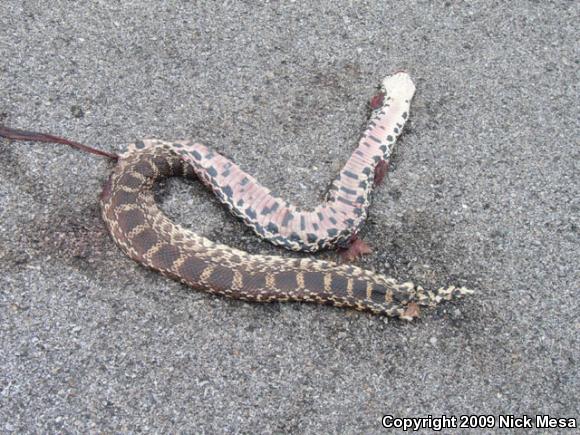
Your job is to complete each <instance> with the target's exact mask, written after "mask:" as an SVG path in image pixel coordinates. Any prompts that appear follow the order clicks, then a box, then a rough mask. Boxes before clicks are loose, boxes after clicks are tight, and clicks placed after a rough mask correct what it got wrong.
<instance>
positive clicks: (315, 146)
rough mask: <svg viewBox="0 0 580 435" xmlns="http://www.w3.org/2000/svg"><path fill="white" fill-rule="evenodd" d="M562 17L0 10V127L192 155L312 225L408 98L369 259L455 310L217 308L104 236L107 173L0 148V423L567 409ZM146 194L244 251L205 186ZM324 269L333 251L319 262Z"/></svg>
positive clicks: (535, 6) (566, 32) (257, 7)
mask: <svg viewBox="0 0 580 435" xmlns="http://www.w3.org/2000/svg"><path fill="white" fill-rule="evenodd" d="M579 12H580V7H579V6H578V2H572V1H541V2H540V1H523V0H514V1H511V2H505V1H483V0H482V1H471V2H460V1H455V0H448V1H418V0H417V1H413V0H411V1H405V2H402V1H389V2H378V1H377V2H371V1H361V2H352V1H320V2H298V1H296V2H294V1H271V2H259V3H258V2H246V1H230V2H223V3H222V2H212V1H196V2H191V1H186V0H168V1H164V2H157V1H153V0H148V1H137V0H132V1H125V2H118V1H114V0H100V1H96V2H72V1H65V0H53V1H51V2H50V4H48V3H47V2H41V1H32V0H30V1H28V0H27V1H22V0H3V1H2V2H1V4H0V56H1V58H2V59H3V62H2V63H1V64H0V71H1V73H0V121H1V122H3V123H5V124H6V125H8V126H11V127H15V128H28V129H35V130H40V131H47V132H51V133H53V134H57V135H62V136H66V137H69V138H72V139H75V140H79V141H82V142H84V143H87V144H91V145H94V146H97V147H100V148H102V149H105V150H108V151H116V150H118V149H119V147H120V146H121V145H122V144H126V143H129V142H131V141H134V140H135V139H137V138H142V137H159V138H165V139H171V138H196V139H199V140H201V141H203V142H205V143H208V144H210V145H212V146H213V147H215V148H216V149H217V150H219V151H221V152H223V153H224V154H226V155H228V156H230V157H231V158H232V159H234V160H235V161H236V162H237V163H239V164H240V165H241V166H242V167H243V168H245V169H246V170H247V171H248V172H250V173H252V174H254V175H255V176H256V177H257V178H258V179H259V180H260V181H261V182H262V183H264V184H265V185H267V186H269V187H271V188H274V189H276V190H277V191H278V192H279V193H280V194H282V195H284V196H285V197H287V198H288V199H290V200H292V201H295V202H298V203H300V204H302V205H305V206H311V205H314V204H316V203H317V201H319V200H320V198H321V196H322V194H323V193H324V191H325V189H326V187H327V186H328V184H329V182H330V181H331V180H332V178H333V177H334V176H335V174H336V173H337V171H338V170H339V168H340V166H341V164H342V163H343V162H344V161H345V160H346V159H347V157H348V156H349V154H350V152H351V151H352V149H353V148H354V144H355V143H356V141H357V139H358V136H359V134H360V132H361V130H362V129H363V127H364V125H365V119H366V104H367V101H368V100H369V98H370V97H371V96H372V95H373V93H374V92H375V86H376V85H377V84H378V83H380V81H381V79H382V78H383V77H384V76H385V75H387V74H390V73H392V72H393V71H395V70H399V69H406V70H408V71H410V73H411V74H412V76H413V78H414V80H415V82H416V85H417V95H416V97H415V100H414V103H413V106H412V113H411V119H410V121H409V123H408V126H407V129H406V133H405V134H404V136H403V137H402V138H401V140H400V142H399V143H398V145H399V148H398V152H397V156H396V158H395V162H394V166H393V170H392V171H391V172H390V174H389V177H388V180H387V181H386V183H385V185H383V186H381V187H380V188H379V189H378V190H377V191H376V193H375V195H374V201H373V205H372V208H371V216H370V219H369V221H368V223H367V225H366V226H365V228H364V231H363V237H364V239H366V240H367V241H369V242H370V243H371V244H372V245H373V246H374V248H375V251H374V254H373V255H371V256H369V257H367V258H365V259H364V260H363V261H361V264H362V265H363V266H364V267H368V268H375V269H376V270H379V271H382V272H384V273H387V274H390V275H392V276H394V277H396V278H399V279H402V280H405V279H413V280H414V281H416V282H419V283H421V284H423V285H425V286H436V285H443V284H447V283H458V284H462V285H468V286H470V287H472V288H474V289H476V290H477V294H476V295H474V296H473V297H471V298H469V299H467V300H465V301H463V302H461V303H456V304H447V305H444V306H441V307H440V308H438V309H436V310H433V311H428V312H425V313H424V315H423V316H422V318H421V319H420V320H419V321H416V322H413V323H411V324H409V323H405V322H401V321H396V320H388V319H386V318H381V317H373V316H371V315H367V314H360V313H357V312H351V311H348V310H340V309H334V308H330V307H325V306H316V305H304V304H273V305H262V306H261V305H255V304H248V303H243V302H238V301H231V300H226V299H223V298H219V297H213V296H209V295H206V294H204V293H201V292H197V291H192V290H189V289H187V288H185V287H183V286H182V285H180V284H177V283H175V282H172V281H170V280H167V279H166V278H164V277H162V276H160V275H158V274H156V273H154V272H150V271H147V270H145V269H143V268H142V267H140V266H139V265H137V264H136V263H133V262H132V261H131V260H129V259H128V258H126V257H125V256H124V255H123V254H122V253H121V252H120V251H119V250H118V249H117V248H116V246H115V245H114V244H113V242H112V241H111V240H110V238H109V237H108V234H107V233H106V231H105V229H104V227H103V224H102V222H101V220H100V217H99V211H98V206H97V194H98V192H99V190H100V186H101V184H102V183H103V182H104V180H105V179H106V177H107V175H108V173H109V171H110V167H111V165H110V164H109V163H107V162H106V161H104V160H102V159H98V158H95V157H94V156H90V155H86V154H82V153H79V152H76V151H73V150H71V149H69V148H67V147H65V146H62V145H49V144H31V143H10V142H8V141H5V140H2V141H0V276H1V286H0V432H3V433H12V432H14V433H25V432H36V433H57V432H58V433H90V432H93V433H96V432H105V433H112V432H128V433H138V432H157V433H169V432H197V433H204V432H205V433H216V432H217V433H220V432H227V433H236V432H245V433H256V432H260V433H262V432H263V433H282V432H293V433H339V432H340V433H384V432H386V430H385V429H383V428H382V426H381V418H382V416H383V415H385V414H392V415H395V416H400V417H403V416H407V417H410V416H427V415H429V414H431V415H435V416H440V415H442V414H445V415H454V416H460V415H464V414H492V415H495V416H498V415H502V414H515V415H522V414H526V415H530V416H533V415H536V414H549V415H550V416H557V417H576V418H578V417H580V415H579V403H580V397H579V391H580V380H579V379H580V376H579V363H580V346H579V339H578V336H579V333H580V321H579V316H578V315H579V313H580V304H579V303H578V300H579V298H578V291H579V287H580V286H579V268H578V258H579V257H580V252H579V251H580V249H579V246H580V244H579V236H578V226H579V222H578V216H579V208H580V201H579V195H578V191H579V189H578V185H579V175H580V174H579V163H578V162H579V157H580V155H579V154H580V153H579V143H578V137H579V136H580V135H579V133H580V128H579V127H580V125H579V113H578V106H579V100H580V99H579V98H578V97H579V95H578V83H579V73H578V71H579V68H578V59H579V56H578V45H577V36H578V31H579V29H578V22H579V15H580V14H579ZM159 201H160V202H161V203H162V206H163V208H164V210H165V211H166V212H167V213H168V214H169V215H170V216H171V217H172V218H174V219H175V220H176V221H178V222H180V223H182V224H184V225H187V226H189V227H191V228H193V229H195V230H196V231H198V232H199V233H201V234H203V235H205V236H207V237H210V238H212V239H214V240H216V241H219V242H223V243H227V244H230V245H232V246H235V247H238V248H242V249H246V250H249V251H250V252H256V253H257V252H260V253H276V254H279V255H285V256H293V255H297V254H291V253H286V252H282V251H280V250H279V249H277V248H274V247H272V246H270V245H268V244H267V243H265V242H262V241H260V240H258V239H257V238H256V237H254V235H253V233H252V232H251V231H249V230H248V229H245V228H244V227H243V226H242V225H241V224H240V223H239V222H238V221H236V220H235V219H234V218H232V217H230V216H229V215H228V214H227V213H226V212H225V211H224V210H223V208H222V207H221V206H220V205H219V204H218V203H217V202H216V201H215V200H214V199H213V198H212V196H211V194H209V193H207V192H206V191H205V190H204V189H203V188H202V187H200V185H199V184H198V183H194V182H185V181H181V180H170V181H169V182H167V183H166V185H165V186H162V187H161V188H160V190H159ZM319 257H320V258H335V254H334V253H322V254H320V255H319Z"/></svg>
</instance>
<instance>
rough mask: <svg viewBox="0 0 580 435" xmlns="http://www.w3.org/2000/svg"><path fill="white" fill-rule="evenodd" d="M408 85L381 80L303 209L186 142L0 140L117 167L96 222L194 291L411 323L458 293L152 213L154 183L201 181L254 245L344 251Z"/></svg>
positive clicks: (405, 105)
mask: <svg viewBox="0 0 580 435" xmlns="http://www.w3.org/2000/svg"><path fill="white" fill-rule="evenodd" d="M414 92H415V86H414V84H413V82H412V81H411V79H410V77H409V75H408V74H407V73H404V72H399V73H396V74H394V75H392V76H388V77H386V78H385V80H384V81H383V83H382V89H381V93H380V94H379V95H377V96H376V97H375V98H374V99H373V101H372V103H371V107H372V108H373V109H374V110H373V112H372V115H371V118H370V120H369V124H368V127H367V129H366V130H365V132H364V133H363V135H362V137H361V139H360V141H359V144H358V146H357V148H356V149H355V151H354V152H353V154H352V155H351V157H350V159H349V160H348V161H347V163H346V164H345V166H344V167H343V169H342V170H341V172H340V173H339V175H338V176H337V177H336V179H335V180H334V181H333V183H332V185H331V188H330V190H329V192H328V195H327V198H326V200H325V201H324V202H323V203H322V204H320V205H319V206H317V207H316V208H315V209H314V210H300V209H299V208H297V207H296V206H294V205H292V204H290V203H288V202H286V201H284V200H282V199H281V198H278V197H276V196H275V195H273V194H272V193H271V192H270V191H269V190H268V189H266V188H265V187H263V186H261V185H260V184H259V183H258V182H257V181H256V180H255V179H254V178H253V177H251V176H250V175H248V174H247V173H245V172H244V171H243V170H241V169H240V168H239V167H238V166H237V165H235V164H234V163H233V162H231V161H230V160H228V159H227V158H225V157H224V156H222V155H220V154H219V153H217V152H215V151H213V150H211V149H210V148H208V147H206V146H204V145H202V144H199V143H192V142H189V141H174V142H166V141H161V140H154V139H153V140H143V141H139V142H136V143H135V144H133V145H131V146H129V148H128V150H127V151H126V152H125V153H123V154H120V155H118V156H117V155H114V154H109V153H106V152H104V151H99V150H95V149H92V148H90V147H86V146H84V145H81V144H77V143H76V142H72V141H68V140H66V139H62V138H58V137H56V136H51V135H43V134H40V133H32V132H25V131H20V130H12V129H8V128H5V127H0V136H4V137H7V138H10V139H19V140H37V141H44V142H49V141H52V142H60V143H66V144H68V145H71V146H75V147H77V148H81V149H83V150H85V151H90V152H93V153H95V154H100V155H104V156H107V157H110V158H112V159H115V160H116V161H117V164H116V166H115V167H114V169H113V171H112V173H111V175H110V178H109V179H108V181H107V182H106V183H105V186H104V187H103V191H102V192H101V195H100V205H101V210H102V218H103V220H104V222H105V225H106V227H107V229H108V230H109V232H110V234H111V236H112V238H113V240H114V241H115V242H116V244H117V245H118V246H119V247H120V248H121V249H122V250H123V252H125V254H127V255H128V256H129V257H130V258H132V259H133V260H135V261H137V262H139V263H141V264H142V265H144V266H146V267H149V268H151V269H154V270H156V271H158V272H160V273H162V274H163V275H165V276H168V277H171V278H173V279H176V280H178V281H181V282H182V283H184V284H186V285H188V286H191V287H193V288H197V289H202V290H205V291H207V292H210V293H214V294H220V295H225V296H228V297H232V298H236V299H242V300H247V301H256V302H272V301H303V302H318V303H328V304H332V305H335V306H338V307H348V308H354V309H357V310H362V311H369V312H372V313H375V314H383V315H388V316H394V317H399V318H402V319H406V320H411V319H413V318H414V317H417V316H418V315H419V312H420V310H419V306H435V305H437V304H438V303H439V302H441V301H443V300H452V299H457V298H460V297H462V296H463V295H465V294H468V293H470V292H471V291H470V290H468V289H466V288H464V287H455V286H450V287H446V288H445V287H442V288H439V289H437V290H435V291H428V290H424V289H423V288H422V287H420V286H416V285H414V284H412V283H410V282H406V283H397V282H396V281H395V280H394V279H392V278H388V277H386V276H384V275H382V274H378V273H374V272H371V271H368V270H365V269H362V268H360V267H357V266H354V265H351V264H342V265H338V264H336V263H333V262H329V261H321V260H314V259H308V258H300V259H289V258H282V257H279V256H265V255H251V254H249V253H247V252H244V251H241V250H237V249H234V248H232V247H229V246H225V245H221V244H216V243H214V242H212V241H210V240H208V239H206V238H204V237H201V236H199V235H197V234H195V233H194V232H192V231H190V230H188V229H186V228H183V227H181V226H179V225H177V224H175V223H173V222H172V221H171V220H169V218H167V216H165V214H164V213H163V212H162V211H161V210H160V209H159V207H158V206H157V204H156V202H155V199H154V195H153V190H152V188H153V186H154V184H155V183H157V182H158V181H160V180H161V179H164V178H167V177H172V176H179V177H188V178H195V177H197V178H199V179H200V180H202V182H203V183H204V184H206V185H207V186H208V187H209V188H210V189H212V190H213V192H214V193H215V194H216V196H217V198H218V199H219V200H220V201H221V202H222V203H223V204H225V205H226V206H227V208H228V209H229V210H230V211H231V212H232V213H233V214H234V215H236V216H238V217H240V218H241V219H242V220H243V221H244V222H245V223H246V224H247V225H248V226H250V227H251V228H252V229H253V230H254V232H256V233H257V234H258V235H259V236H260V237H262V238H264V239H266V240H268V241H270V242H272V243H274V244H276V245H280V246H283V247H285V248H287V249H292V250H297V251H307V252H314V251H317V250H320V249H326V248H332V247H336V246H344V245H347V244H348V242H349V240H351V239H352V238H353V236H355V235H356V233H357V232H358V230H359V228H360V226H361V224H362V223H363V222H364V220H365V218H366V214H367V208H368V206H369V199H370V192H371V190H372V188H373V181H374V177H375V173H376V171H377V170H378V167H380V165H381V164H384V163H385V162H388V161H389V159H390V156H391V153H392V150H393V146H394V143H395V140H396V138H397V136H398V135H399V134H400V133H401V131H402V129H403V126H404V123H405V121H406V119H407V118H408V114H409V107H410V102H411V99H412V97H413V94H414Z"/></svg>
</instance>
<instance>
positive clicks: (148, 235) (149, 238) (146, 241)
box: [131, 228, 157, 255]
mask: <svg viewBox="0 0 580 435" xmlns="http://www.w3.org/2000/svg"><path fill="white" fill-rule="evenodd" d="M131 242H132V244H133V247H134V248H135V250H136V251H137V252H138V253H139V255H144V254H146V253H147V251H149V249H151V248H152V247H153V245H155V244H156V243H157V234H156V233H155V231H153V230H152V229H151V228H147V229H145V230H143V231H141V232H140V233H137V235H135V237H133V239H132V240H131Z"/></svg>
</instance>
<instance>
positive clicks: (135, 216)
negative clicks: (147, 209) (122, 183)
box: [115, 195, 145, 234]
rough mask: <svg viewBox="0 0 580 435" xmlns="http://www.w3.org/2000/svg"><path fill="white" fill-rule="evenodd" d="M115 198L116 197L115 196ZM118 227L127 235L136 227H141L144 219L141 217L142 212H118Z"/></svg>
mask: <svg viewBox="0 0 580 435" xmlns="http://www.w3.org/2000/svg"><path fill="white" fill-rule="evenodd" d="M115 197H116V195H115ZM118 216H119V217H118V220H119V227H121V230H122V231H123V232H124V233H125V234H127V233H129V232H131V230H133V228H135V227H136V226H138V225H143V224H144V223H145V218H144V217H143V212H142V211H141V210H128V211H123V212H120V213H119V215H118Z"/></svg>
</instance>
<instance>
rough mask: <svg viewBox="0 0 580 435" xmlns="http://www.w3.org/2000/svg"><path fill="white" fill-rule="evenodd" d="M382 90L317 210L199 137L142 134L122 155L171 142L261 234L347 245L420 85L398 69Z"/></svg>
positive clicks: (298, 244) (287, 241)
mask: <svg viewBox="0 0 580 435" xmlns="http://www.w3.org/2000/svg"><path fill="white" fill-rule="evenodd" d="M381 91H382V94H381V96H382V101H381V102H380V104H379V105H378V107H376V108H375V110H374V111H373V112H372V114H371V117H370V119H369V123H368V125H367V128H366V130H365V131H364V133H363V134H362V136H361V138H360V140H359V143H358V146H357V148H356V149H355V150H354V152H353V153H352V155H351V157H350V158H349V159H348V161H347V162H346V164H345V165H344V167H343V168H342V170H341V171H340V173H339V174H338V175H337V177H336V178H335V179H334V181H333V182H332V184H331V186H330V189H329V191H328V194H327V197H326V200H325V201H324V202H322V203H321V204H319V205H318V206H316V207H315V208H314V209H312V210H301V209H300V208H299V207H297V206H295V205H293V204H291V203H289V202H288V201H285V200H284V199H282V198H279V197H277V196H276V195H274V194H273V193H272V192H271V191H270V190H269V189H267V188H266V187H264V186H263V185H261V184H260V183H259V182H258V181H257V180H256V179H255V178H254V177H252V176H251V175H249V174H247V173H246V172H244V171H243V170H242V169H241V168H240V167H239V166H238V165H236V164H235V163H233V162H232V161H231V160H229V159H228V158H226V157H224V156H222V155H221V154H219V153H218V152H216V151H214V150H212V149H210V148H208V147H207V146H205V145H203V144H200V143H193V142H191V141H173V142H166V141H162V140H157V139H150V140H143V141H139V142H136V143H135V144H132V145H130V146H129V148H128V151H127V153H125V154H124V155H122V157H123V156H127V155H130V154H132V153H135V152H142V151H144V150H146V149H149V148H155V147H159V146H168V147H170V148H172V149H173V150H175V152H176V153H178V154H179V155H180V156H181V157H182V158H183V160H184V161H186V162H188V163H189V164H190V165H191V166H192V168H193V170H194V172H195V173H196V175H197V176H198V178H199V179H200V180H201V181H202V182H203V183H204V184H205V185H207V186H208V187H209V188H210V189H211V190H212V191H213V192H214V194H215V195H216V197H217V198H218V199H219V201H221V202H222V203H223V204H224V205H225V206H226V207H227V208H228V209H229V210H230V212H231V213H232V214H234V215H235V216H237V217H238V218H240V219H242V220H243V221H244V223H245V224H246V225H247V226H249V227H250V228H252V229H253V231H254V232H255V233H256V234H257V235H258V236H259V237H261V238H263V239H265V240H268V241H269V242H271V243H273V244H275V245H278V246H282V247H284V248H286V249H290V250H294V251H303V252H316V251H318V250H321V249H329V248H336V247H337V246H338V247H345V246H347V245H348V242H349V240H350V239H351V238H352V236H353V235H355V234H356V233H357V232H358V230H359V229H360V226H361V225H362V224H363V223H364V221H365V219H366V217H367V209H368V207H369V204H370V194H371V191H372V189H373V180H374V175H375V167H376V166H377V164H378V163H379V162H381V161H386V162H387V163H388V162H389V159H390V157H391V154H392V152H393V149H394V145H395V141H396V139H397V137H398V136H399V135H400V134H401V132H402V130H403V126H404V124H405V122H406V120H407V119H408V116H409V109H410V103H411V100H412V98H413V95H414V93H415V86H414V84H413V82H412V80H411V78H410V77H409V75H408V74H407V73H404V72H399V73H397V74H394V75H391V76H388V77H386V78H385V79H384V80H383V82H382V85H381Z"/></svg>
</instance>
